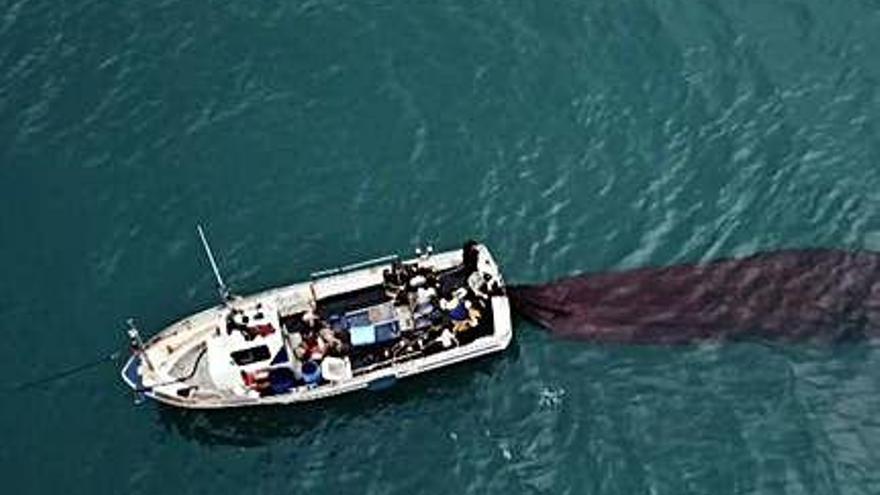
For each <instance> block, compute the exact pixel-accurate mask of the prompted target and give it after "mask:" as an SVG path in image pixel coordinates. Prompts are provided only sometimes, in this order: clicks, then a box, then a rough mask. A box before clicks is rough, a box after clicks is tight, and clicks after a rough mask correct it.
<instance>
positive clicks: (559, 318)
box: [510, 249, 880, 344]
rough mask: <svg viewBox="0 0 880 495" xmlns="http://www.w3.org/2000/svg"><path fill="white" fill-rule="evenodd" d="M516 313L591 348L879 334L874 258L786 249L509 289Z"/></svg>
mask: <svg viewBox="0 0 880 495" xmlns="http://www.w3.org/2000/svg"><path fill="white" fill-rule="evenodd" d="M510 298H511V300H512V303H513V307H514V309H515V310H516V312H517V313H519V314H520V315H522V316H524V317H525V318H527V319H529V320H532V321H534V322H535V323H538V324H539V325H541V326H543V327H545V328H547V329H549V330H550V331H551V332H553V333H554V334H557V335H560V336H564V337H569V338H576V339H584V340H589V341H593V342H609V343H635V344H683V343H692V342H699V341H713V340H714V341H724V340H749V339H751V340H772V341H809V342H828V343H837V342H852V341H861V340H868V339H871V338H872V337H876V336H877V335H880V253H874V252H863V251H862V252H850V251H842V250H818V249H816V250H788V251H777V252H767V253H759V254H756V255H753V256H750V257H747V258H740V259H725V260H718V261H713V262H709V263H702V264H687V265H677V266H670V267H663V268H641V269H636V270H630V271H623V272H617V273H598V274H584V275H578V276H574V277H570V278H565V279H561V280H557V281H554V282H550V283H546V284H537V285H518V286H512V287H510Z"/></svg>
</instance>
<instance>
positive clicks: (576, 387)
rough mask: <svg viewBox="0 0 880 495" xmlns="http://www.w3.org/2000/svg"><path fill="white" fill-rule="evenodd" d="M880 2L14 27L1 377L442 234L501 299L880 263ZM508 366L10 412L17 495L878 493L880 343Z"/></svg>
mask: <svg viewBox="0 0 880 495" xmlns="http://www.w3.org/2000/svg"><path fill="white" fill-rule="evenodd" d="M878 51H880V4H878V2H876V1H872V0H862V1H857V0H851V1H847V2H828V1H819V0H814V1H805V0H789V1H778V0H767V1H762V2H739V1H729V2H728V1H725V2H721V1H710V0H707V1H702V2H683V1H662V0H657V1H653V2H647V1H635V0H632V1H630V0H613V1H612V0H605V1H587V0H584V1H580V2H578V1H571V0H557V1H544V0H542V1H533V2H524V1H510V2H498V1H483V2H473V1H464V0H448V1H437V2H386V1H368V2H367V1H365V2H350V1H308V2H301V1H271V0H267V1H260V2H242V1H237V2H230V1H225V2H224V1H215V2H207V3H205V4H198V5H196V4H193V3H188V2H182V1H179V0H170V1H165V2H134V1H116V2H97V1H94V0H65V1H58V0H55V1H52V0H30V1H28V0H9V1H4V2H2V3H0V164H2V166H0V184H2V185H3V195H2V199H0V206H2V211H3V215H2V222H0V267H2V268H0V269H2V272H0V273H2V277H0V318H2V324H0V329H2V331H3V337H4V343H3V345H2V346H0V371H2V376H3V379H4V381H5V382H6V383H9V384H14V383H18V382H20V381H23V380H32V379H37V378H40V377H42V376H46V375H48V374H51V373H54V372H56V371H58V370H61V369H65V368H67V367H69V366H73V365H76V364H79V363H82V362H85V361H88V360H91V359H94V358H95V357H97V356H100V355H103V354H105V353H108V352H112V351H113V350H115V349H117V348H120V347H121V346H122V345H124V337H123V334H122V328H123V321H124V319H125V318H126V317H128V316H136V317H137V318H138V319H139V322H140V324H141V326H142V327H143V328H144V329H145V330H146V331H147V332H148V333H149V332H152V331H156V330H158V329H160V328H161V327H162V326H164V325H165V324H167V323H169V322H171V321H173V320H175V319H177V318H179V317H181V316H183V315H185V314H187V313H190V312H192V311H194V310H195V309H197V308H200V307H203V306H205V305H208V304H211V303H212V302H213V301H214V297H215V294H214V289H213V286H212V284H213V280H212V278H211V275H210V272H209V271H208V268H207V265H206V263H205V261H204V259H203V257H202V253H201V252H200V248H199V245H198V238H197V237H196V234H195V224H196V223H197V222H199V221H201V222H203V223H204V224H205V225H206V227H207V228H208V231H209V235H210V236H211V239H212V242H213V244H214V246H215V250H216V252H217V256H218V258H219V261H220V263H221V265H222V266H223V268H224V270H225V272H226V275H227V279H228V282H229V283H230V285H232V286H233V287H234V288H236V289H238V290H239V291H242V292H248V291H254V290H257V289H260V288H264V287H270V286H273V285H279V284H282V283H287V282H291V281H295V280H299V279H302V278H305V277H307V276H308V273H309V272H310V271H312V270H316V269H320V268H324V267H327V266H334V265H338V264H342V263H346V262H353V261H358V260H360V259H363V258H365V257H372V256H378V255H383V254H387V253H389V252H392V251H399V252H403V253H405V252H408V251H410V250H411V249H412V248H414V247H416V246H417V245H420V244H422V243H425V242H432V243H433V244H434V245H436V246H438V247H442V248H450V247H454V246H458V245H459V244H460V242H461V240H462V239H464V238H466V237H476V238H479V239H482V240H484V241H485V242H487V243H488V244H489V245H490V246H491V247H492V249H493V251H494V252H495V254H496V256H497V257H498V258H499V260H500V262H501V263H502V266H503V268H504V271H505V274H506V275H507V278H508V279H510V280H512V281H517V282H533V281H541V280H546V279H550V278H554V277H558V276H563V275H567V274H572V273H577V272H580V271H585V270H604V269H621V268H628V267H635V266H643V265H665V264H670V263H676V262H684V261H696V260H702V259H711V258H715V257H719V256H730V255H743V254H749V253H752V252H755V251H758V250H763V249H776V248H782V247H814V246H828V247H843V248H866V249H874V250H880V216H878V211H880V209H878V206H880V192H878V191H880V128H878V118H880V94H878V90H877V88H878V80H880V57H878V56H877V53H878ZM516 332H517V335H516V340H515V341H514V344H513V346H512V349H511V351H510V352H509V353H507V354H505V355H503V356H499V357H497V358H494V359H490V360H487V361H484V362H481V363H478V364H475V365H469V366H462V367H459V368H456V369H452V370H448V371H444V372H442V373H439V374H436V375H432V376H430V377H425V378H423V379H417V380H413V381H410V382H406V383H403V384H401V385H400V386H399V387H397V388H395V389H393V390H391V391H390V392H388V393H385V394H379V395H360V396H354V397H350V398H344V399H340V400H338V401H334V402H330V403H327V404H319V405H309V406H304V407H301V408H287V409H267V410H244V411H234V412H221V413H211V414H208V413H200V412H188V413H187V412H180V411H174V410H167V409H163V408H160V407H158V406H156V405H155V404H144V405H141V406H138V407H136V406H134V405H133V404H132V400H131V396H130V395H129V393H128V392H127V391H126V390H125V388H124V386H123V385H122V383H121V382H120V380H119V378H118V374H117V370H116V369H115V368H114V366H113V365H106V366H103V367H98V368H96V369H93V370H91V371H89V372H86V373H82V374H79V375H77V376H74V377H70V378H67V379H65V380H61V381H56V382H53V383H51V384H48V385H45V386H42V387H38V388H36V389H30V390H27V391H10V390H9V389H8V388H7V389H6V390H4V398H3V406H2V408H0V435H2V437H0V438H2V442H0V473H2V475H3V478H4V480H5V483H4V485H5V491H6V492H9V493H49V492H61V493H127V494H137V493H320V492H321V491H327V490H331V491H332V492H333V493H367V494H384V493H395V494H397V493H400V494H403V493H407V494H408V493H425V492H427V493H454V494H461V493H479V494H483V493H595V494H599V493H601V494H622V495H623V494H625V495H632V494H639V493H652V494H688V493H693V494H702V493H716V494H725V493H737V494H743V493H779V494H807V493H810V494H813V493H816V494H832V493H846V494H853V493H878V492H880V475H878V472H880V454H878V453H880V420H878V417H880V374H878V370H880V351H878V349H877V348H875V347H872V346H850V347H838V348H827V347H826V348H817V347H806V346H763V345H757V344H748V345H747V344H735V345H728V346H696V347H674V348H667V347H613V346H589V345H584V344H582V343H575V342H565V341H559V340H554V339H553V338H551V337H550V336H548V335H546V334H545V333H543V332H541V331H538V330H537V329H536V328H535V327H532V326H530V325H529V324H527V323H525V322H519V323H517V325H516Z"/></svg>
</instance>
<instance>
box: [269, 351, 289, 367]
mask: <svg viewBox="0 0 880 495" xmlns="http://www.w3.org/2000/svg"><path fill="white" fill-rule="evenodd" d="M288 361H290V358H288V357H287V349H286V348H284V347H282V348H281V350H280V351H278V354H276V355H275V357H273V358H272V362H271V363H269V364H270V365H275V364H281V363H286V362H288Z"/></svg>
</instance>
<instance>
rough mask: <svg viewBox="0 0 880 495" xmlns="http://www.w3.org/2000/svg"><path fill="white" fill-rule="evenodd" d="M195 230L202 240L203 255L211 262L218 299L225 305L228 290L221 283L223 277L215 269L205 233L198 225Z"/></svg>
mask: <svg viewBox="0 0 880 495" xmlns="http://www.w3.org/2000/svg"><path fill="white" fill-rule="evenodd" d="M196 228H197V229H198V231H199V237H200V238H201V239H202V246H204V247H205V253H207V254H208V261H209V262H211V270H213V271H214V278H215V279H217V292H219V293H220V299H222V300H223V303H224V304H225V303H226V302H227V301H229V299H230V293H229V288H228V287H226V284H225V283H224V282H223V277H221V276H220V270H219V269H218V268H217V262H216V261H214V253H212V252H211V246H209V245H208V239H206V238H205V231H204V230H202V225H201V224H199V225H197V226H196Z"/></svg>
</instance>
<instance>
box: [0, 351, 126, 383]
mask: <svg viewBox="0 0 880 495" xmlns="http://www.w3.org/2000/svg"><path fill="white" fill-rule="evenodd" d="M121 355H122V351H116V352H113V353H111V354H107V355H104V356H101V357H99V358H97V359H93V360H91V361H88V362H85V363H83V364H80V365H77V366H74V367H72V368H68V369H65V370H62V371H58V372H56V373H52V374H51V375H47V376H44V377H42V378H37V379H35V380H29V381H25V382H21V383H18V384H15V385H11V386H7V387H4V388H5V389H10V390H17V391H23V390H28V389H32V388H35V387H38V386H40V385H46V384H49V383H53V382H57V381H59V380H62V379H64V378H67V377H69V376H74V375H78V374H80V373H83V372H86V371H90V370H92V369H95V368H97V367H99V366H101V365H103V364H105V363H111V362H113V361H116V360H117V359H119V357H120V356H121Z"/></svg>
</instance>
